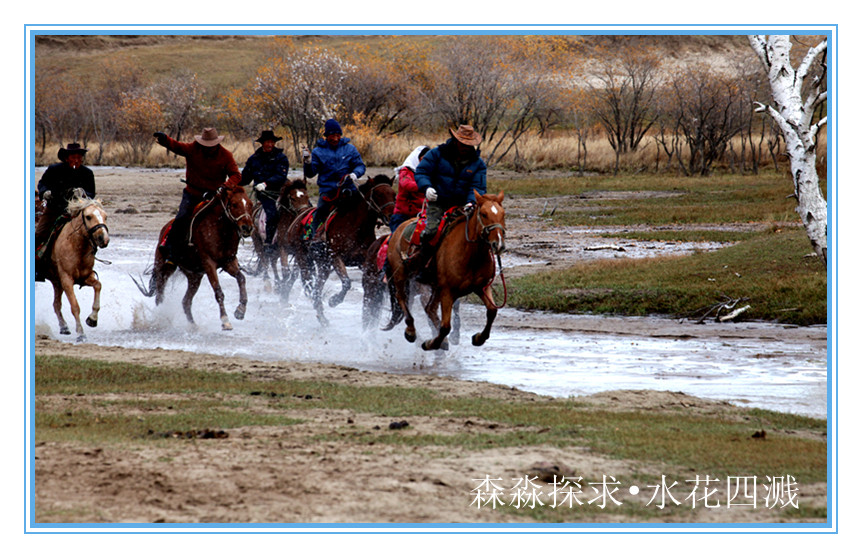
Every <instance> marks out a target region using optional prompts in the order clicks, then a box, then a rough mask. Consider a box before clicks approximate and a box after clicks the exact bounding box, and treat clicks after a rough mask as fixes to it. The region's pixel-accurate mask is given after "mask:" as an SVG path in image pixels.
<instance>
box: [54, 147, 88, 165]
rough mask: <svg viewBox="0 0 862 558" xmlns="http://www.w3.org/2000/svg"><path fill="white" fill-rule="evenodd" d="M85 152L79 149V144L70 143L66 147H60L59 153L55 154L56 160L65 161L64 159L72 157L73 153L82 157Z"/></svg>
mask: <svg viewBox="0 0 862 558" xmlns="http://www.w3.org/2000/svg"><path fill="white" fill-rule="evenodd" d="M86 152H87V150H86V149H84V148H83V147H81V144H79V143H70V144H68V145H66V147H61V148H60V151H58V152H57V158H58V159H60V160H61V161H65V160H66V157H68V156H69V155H74V154H75V153H77V154H79V155H84V154H85V153H86Z"/></svg>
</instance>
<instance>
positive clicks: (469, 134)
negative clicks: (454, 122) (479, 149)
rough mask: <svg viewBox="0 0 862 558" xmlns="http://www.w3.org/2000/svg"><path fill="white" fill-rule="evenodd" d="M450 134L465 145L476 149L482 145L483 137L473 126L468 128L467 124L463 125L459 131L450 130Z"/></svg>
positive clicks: (459, 127)
mask: <svg viewBox="0 0 862 558" xmlns="http://www.w3.org/2000/svg"><path fill="white" fill-rule="evenodd" d="M449 133H450V134H452V137H453V138H455V139H456V140H458V141H460V142H461V143H463V144H464V145H472V146H474V147H475V146H477V145H479V144H480V143H482V136H480V135H479V134H478V133H477V132H476V130H474V129H473V126H468V125H467V124H461V125H460V126H458V129H457V130H454V129H452V128H449Z"/></svg>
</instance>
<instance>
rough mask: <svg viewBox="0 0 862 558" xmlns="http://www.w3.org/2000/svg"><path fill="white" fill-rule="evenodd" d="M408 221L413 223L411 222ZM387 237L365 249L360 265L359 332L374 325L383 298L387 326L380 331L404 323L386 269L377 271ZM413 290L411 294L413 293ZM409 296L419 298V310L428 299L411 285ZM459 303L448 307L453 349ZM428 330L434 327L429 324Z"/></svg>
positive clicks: (426, 293) (456, 340)
mask: <svg viewBox="0 0 862 558" xmlns="http://www.w3.org/2000/svg"><path fill="white" fill-rule="evenodd" d="M412 221H415V219H413V220H412ZM390 237H391V235H389V234H385V235H383V236H381V237H379V238H378V239H377V240H375V241H374V243H373V244H371V246H370V247H369V248H368V252H367V253H366V256H365V262H364V263H363V264H362V329H363V330H368V329H369V328H370V327H372V326H374V325H376V324H377V323H378V322H379V320H380V309H381V307H382V306H383V298H384V295H385V294H388V295H389V315H390V318H389V322H388V323H387V324H386V325H385V326H383V327H382V328H381V329H382V330H383V331H389V330H391V329H392V328H394V327H395V326H396V325H398V324H399V323H400V322H401V320H403V319H404V312H402V311H401V306H400V305H399V304H398V299H397V298H396V297H395V290H394V288H393V286H392V273H391V268H390V267H389V266H386V268H385V272H384V270H381V269H380V265H381V262H380V259H381V255H382V257H383V258H385V257H386V249H387V248H388V245H386V241H387V240H389V238H390ZM414 289H415V290H414ZM409 292H410V294H411V295H412V294H417V293H418V294H419V295H420V296H421V299H422V301H423V302H422V304H423V306H424V305H425V304H427V303H428V301H429V300H430V297H431V291H430V289H429V288H428V286H427V285H423V284H422V283H418V282H413V283H412V284H411V285H410V287H409ZM460 306H461V301H460V300H456V301H455V304H454V306H453V307H452V331H451V332H449V339H450V340H451V341H452V344H453V345H457V344H458V343H459V341H460V333H461V316H460V312H459V309H460ZM431 327H434V323H433V322H431Z"/></svg>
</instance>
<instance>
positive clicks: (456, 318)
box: [449, 298, 461, 345]
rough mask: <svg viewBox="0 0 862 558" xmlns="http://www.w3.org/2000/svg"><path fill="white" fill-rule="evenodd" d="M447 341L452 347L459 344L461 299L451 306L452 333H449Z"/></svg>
mask: <svg viewBox="0 0 862 558" xmlns="http://www.w3.org/2000/svg"><path fill="white" fill-rule="evenodd" d="M449 341H450V342H451V343H452V344H453V345H458V344H459V343H460V342H461V299H460V298H459V299H458V300H456V301H455V304H453V305H452V331H450V332H449Z"/></svg>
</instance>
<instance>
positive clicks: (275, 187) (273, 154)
mask: <svg viewBox="0 0 862 558" xmlns="http://www.w3.org/2000/svg"><path fill="white" fill-rule="evenodd" d="M255 141H256V142H258V143H259V144H260V145H261V146H260V147H259V148H258V149H257V150H256V151H255V152H254V154H253V155H252V156H251V157H249V158H248V161H246V163H245V167H244V168H243V169H242V179H241V180H240V181H239V185H240V186H245V185H246V184H251V183H253V184H254V191H255V196H256V197H257V199H258V201H260V204H261V205H262V206H263V210H264V212H265V213H266V240H265V241H264V244H265V247H266V249H267V250H272V240H273V238H274V237H275V231H276V229H277V228H278V207H277V206H276V200H278V195H279V193H280V192H281V187H282V186H283V185H284V183H285V182H286V181H287V172H288V169H289V167H290V162H289V161H288V159H287V155H285V154H284V150H282V149H280V148H278V147H276V146H275V144H276V142H278V141H281V137H279V136H276V135H275V134H274V133H273V132H272V130H265V131H264V132H263V133H261V134H260V137H259V138H257V139H256V140H255Z"/></svg>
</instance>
